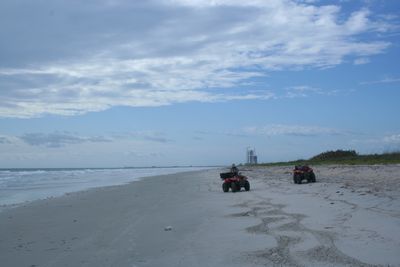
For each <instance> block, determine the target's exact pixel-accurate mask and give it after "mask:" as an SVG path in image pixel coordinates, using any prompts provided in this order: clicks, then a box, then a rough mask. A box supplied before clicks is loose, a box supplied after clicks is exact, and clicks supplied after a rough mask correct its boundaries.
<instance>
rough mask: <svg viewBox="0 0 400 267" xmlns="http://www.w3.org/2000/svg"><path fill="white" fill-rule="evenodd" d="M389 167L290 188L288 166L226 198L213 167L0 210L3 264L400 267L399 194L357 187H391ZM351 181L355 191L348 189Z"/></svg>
mask: <svg viewBox="0 0 400 267" xmlns="http://www.w3.org/2000/svg"><path fill="white" fill-rule="evenodd" d="M391 168H393V169H390V168H385V167H382V169H380V170H379V171H380V172H382V173H381V175H380V176H379V177H375V176H374V175H375V174H376V172H374V168H370V170H364V168H363V167H361V169H357V168H351V167H336V168H329V167H324V168H320V167H316V169H317V183H315V184H306V183H305V184H302V185H295V184H293V183H292V182H291V178H290V175H289V174H288V173H287V171H288V168H282V167H268V168H246V169H244V170H243V173H244V174H245V175H247V176H248V177H249V179H250V183H251V188H252V189H251V191H249V192H244V191H242V192H238V193H231V192H229V193H223V192H222V189H221V183H222V182H221V179H220V178H219V175H218V174H219V171H220V170H218V169H214V170H207V171H196V172H188V173H178V174H170V175H162V176H155V177H148V178H147V179H142V180H140V181H136V182H134V183H129V184H125V185H117V186H108V187H102V188H94V189H90V190H86V191H80V192H75V193H71V194H68V195H64V196H62V197H58V198H52V199H48V200H38V201H35V202H31V203H29V204H27V205H25V206H21V207H16V208H12V209H9V210H6V211H3V212H1V213H0V236H1V239H0V251H1V252H0V261H1V262H2V263H5V266H38V267H39V266H138V267H142V266H143V267H144V266H171V267H172V266H182V267H183V266H202V267H203V266H210V267H211V266H213V267H222V266H228V265H229V266H238V267H239V266H249V267H253V266H333V265H334V266H400V256H399V255H398V251H397V248H398V247H400V244H399V241H398V240H400V236H399V235H400V231H399V230H400V229H399V228H400V212H398V210H399V208H400V197H399V195H398V192H400V190H399V188H391V189H392V191H387V192H386V191H385V190H386V189H385V187H382V188H383V189H382V190H383V192H380V193H381V194H375V192H371V193H366V190H364V189H358V190H355V191H354V192H352V190H353V189H352V187H351V186H357V183H358V182H362V181H363V179H364V178H363V177H364V176H365V174H366V173H369V174H370V176H371V177H370V178H371V179H372V178H374V179H377V180H378V181H380V182H382V183H384V182H385V181H386V180H385V179H387V178H386V176H385V175H386V174H387V177H390V176H391V174H392V173H397V171H400V166H391ZM375 171H376V170H375ZM383 172H385V173H383ZM346 175H347V176H348V177H350V178H352V179H353V180H354V184H353V185H349V186H347V187H345V186H344V185H345V184H344V182H345V180H346V179H348V178H346V177H347V176H346ZM338 177H339V178H340V177H341V179H342V181H343V182H342V183H338V182H337V180H335V179H339V178H338ZM343 179H344V180H343ZM339 180H340V179H339ZM367 180H368V179H367ZM390 181H392V180H390ZM390 181H389V182H390ZM393 181H396V180H393ZM371 186H372V185H371ZM392 187H393V186H392ZM378 226H379V227H378Z"/></svg>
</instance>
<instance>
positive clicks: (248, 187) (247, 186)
mask: <svg viewBox="0 0 400 267" xmlns="http://www.w3.org/2000/svg"><path fill="white" fill-rule="evenodd" d="M244 190H246V191H249V190H250V183H249V181H246V182H244Z"/></svg>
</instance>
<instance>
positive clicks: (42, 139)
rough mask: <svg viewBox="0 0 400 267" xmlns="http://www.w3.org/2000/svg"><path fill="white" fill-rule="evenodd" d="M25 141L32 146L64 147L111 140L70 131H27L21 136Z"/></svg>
mask: <svg viewBox="0 0 400 267" xmlns="http://www.w3.org/2000/svg"><path fill="white" fill-rule="evenodd" d="M19 138H20V139H21V140H22V141H24V142H25V143H27V144H29V145H32V146H45V147H55V148H56V147H63V146H66V145H71V144H82V143H87V142H92V143H99V142H100V143H103V142H111V141H112V140H111V139H109V138H105V137H103V136H92V137H82V136H78V135H76V134H72V133H68V132H54V133H49V134H45V133H26V134H24V135H22V136H20V137H19Z"/></svg>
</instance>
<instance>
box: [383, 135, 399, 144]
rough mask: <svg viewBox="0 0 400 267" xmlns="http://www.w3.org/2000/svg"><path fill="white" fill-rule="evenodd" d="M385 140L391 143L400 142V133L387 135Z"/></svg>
mask: <svg viewBox="0 0 400 267" xmlns="http://www.w3.org/2000/svg"><path fill="white" fill-rule="evenodd" d="M383 142H385V143H389V144H400V134H393V135H390V136H385V137H384V138H383Z"/></svg>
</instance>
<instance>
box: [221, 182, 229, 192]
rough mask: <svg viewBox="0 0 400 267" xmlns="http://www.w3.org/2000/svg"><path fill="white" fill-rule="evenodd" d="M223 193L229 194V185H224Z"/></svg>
mask: <svg viewBox="0 0 400 267" xmlns="http://www.w3.org/2000/svg"><path fill="white" fill-rule="evenodd" d="M222 191H224V192H225V193H226V192H229V184H228V183H223V184H222Z"/></svg>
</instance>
